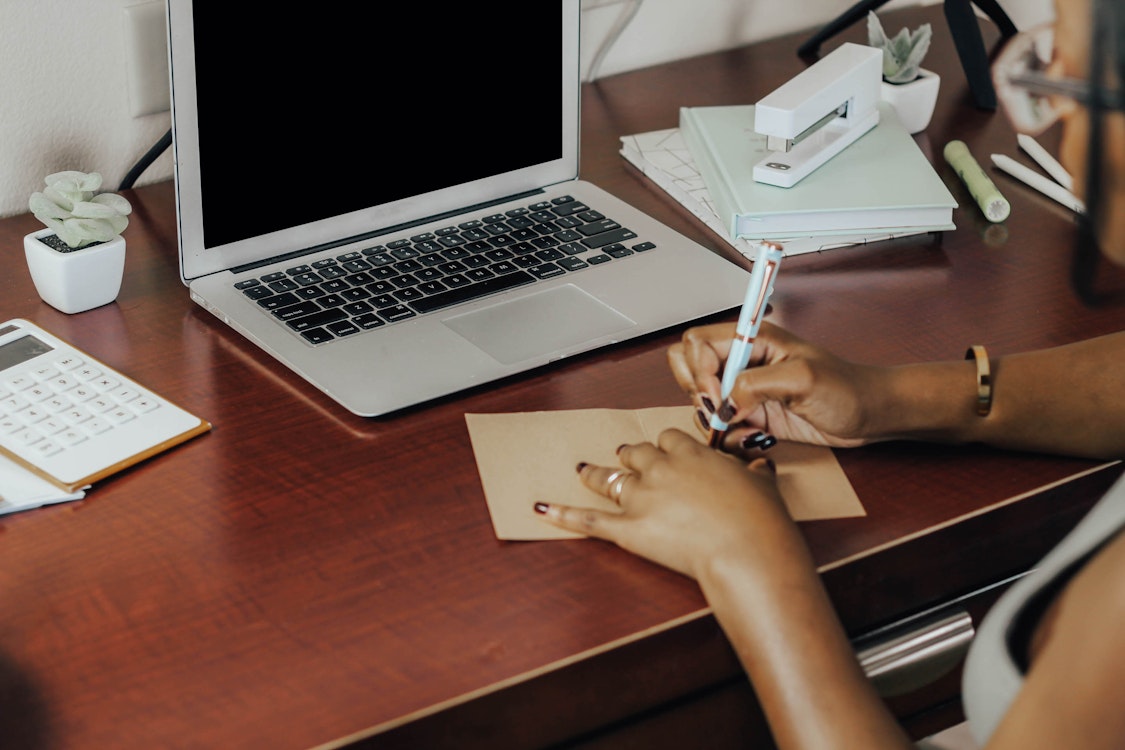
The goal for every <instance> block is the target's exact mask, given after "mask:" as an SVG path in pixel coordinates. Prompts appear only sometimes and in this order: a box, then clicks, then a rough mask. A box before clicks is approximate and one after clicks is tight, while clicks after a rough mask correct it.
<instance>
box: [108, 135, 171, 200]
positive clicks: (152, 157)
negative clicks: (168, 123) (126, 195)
mask: <svg viewBox="0 0 1125 750" xmlns="http://www.w3.org/2000/svg"><path fill="white" fill-rule="evenodd" d="M171 145H172V129H171V128H168V132H167V133H165V134H164V135H163V136H162V137H161V138H160V140H159V141H157V142H156V143H155V144H154V145H153V147H152V148H150V149H149V150H148V152H147V153H146V154H145V155H144V156H142V157H141V158H140V161H138V162H137V163H136V164H134V165H133V168H132V169H130V170H129V173H128V174H126V175H125V179H123V180H122V181H121V187H119V188H118V190H128V189H129V188H131V187H133V183H134V182H136V181H137V178H138V177H140V176H141V173H142V172H144V171H145V170H146V169H148V168H149V167H150V166H152V163H153V162H154V161H156V157H158V156H160V155H161V154H162V153H164V151H165V150H166V149H167V148H168V147H169V146H171Z"/></svg>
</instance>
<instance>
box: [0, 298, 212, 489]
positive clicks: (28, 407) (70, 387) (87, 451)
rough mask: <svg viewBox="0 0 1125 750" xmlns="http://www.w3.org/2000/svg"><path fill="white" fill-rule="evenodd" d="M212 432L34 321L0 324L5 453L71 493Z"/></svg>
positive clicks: (0, 437) (0, 423) (0, 436)
mask: <svg viewBox="0 0 1125 750" xmlns="http://www.w3.org/2000/svg"><path fill="white" fill-rule="evenodd" d="M210 429H211V424H210V423H209V422H206V421H204V420H202V419H200V418H199V417H196V416H193V415H192V414H189V413H188V412H186V411H184V410H183V409H181V408H180V407H178V406H176V405H175V404H173V403H171V402H169V401H168V400H166V399H163V398H161V397H160V396H158V395H156V394H155V393H153V392H152V391H150V390H148V389H147V388H145V387H143V386H141V385H139V384H137V383H136V382H135V381H133V380H130V379H129V378H127V377H125V376H124V375H122V374H121V373H120V372H117V371H116V370H114V369H113V368H112V367H109V366H108V365H106V364H104V363H102V362H99V361H98V360H96V359H94V358H93V357H91V356H90V355H88V354H86V353H85V352H82V351H79V350H78V349H76V348H75V347H73V346H71V345H70V344H68V343H66V342H65V341H62V340H61V339H59V338H57V337H55V336H52V335H51V334H50V333H47V332H46V331H44V330H43V329H42V328H40V327H38V326H36V325H35V324H34V323H29V322H28V321H26V320H19V319H15V320H9V321H7V322H4V323H0V453H3V454H5V455H7V456H8V457H10V458H12V459H13V460H15V461H16V462H17V463H19V464H21V465H23V466H24V467H26V468H28V469H30V470H31V471H33V472H35V473H36V474H38V475H39V476H41V477H43V478H45V479H47V480H49V481H51V482H52V483H53V484H56V485H58V486H59V487H61V488H63V489H65V490H67V491H68V492H74V491H75V490H77V489H79V488H81V487H85V486H86V485H89V484H91V483H93V482H95V481H97V480H99V479H102V478H104V477H107V476H109V475H110V474H113V473H115V472H118V471H120V470H122V469H124V468H126V467H128V466H132V465H133V464H135V463H137V462H139V461H142V460H144V459H146V458H148V457H150V456H153V455H155V454H157V453H160V452H162V451H165V450H167V449H169V448H171V447H173V446H175V445H178V444H180V443H182V442H184V441H185V440H188V439H189V438H192V437H194V436H196V435H199V434H201V433H204V432H207V431H208V430H210Z"/></svg>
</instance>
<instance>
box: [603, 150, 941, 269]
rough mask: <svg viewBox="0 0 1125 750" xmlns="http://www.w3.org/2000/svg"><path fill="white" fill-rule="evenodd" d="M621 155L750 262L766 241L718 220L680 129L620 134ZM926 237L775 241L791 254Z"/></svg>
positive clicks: (881, 234) (888, 234)
mask: <svg viewBox="0 0 1125 750" xmlns="http://www.w3.org/2000/svg"><path fill="white" fill-rule="evenodd" d="M620 153H621V155H622V156H623V157H624V158H625V159H626V160H627V161H628V162H629V163H630V164H632V165H633V166H635V167H636V168H637V169H639V170H640V171H641V172H642V173H644V175H645V176H646V177H647V178H648V179H650V180H652V182H653V184H655V185H656V186H657V187H659V188H660V189H662V190H663V191H664V192H666V193H667V194H668V195H670V196H671V197H672V198H673V199H675V201H676V202H677V203H679V204H680V205H682V206H683V207H684V208H686V209H687V210H688V211H690V212H691V213H692V214H693V215H694V216H695V217H696V218H698V219H699V220H700V221H702V222H703V223H704V224H706V225H707V227H708V228H709V229H710V230H711V231H712V232H714V233H715V234H716V235H717V236H718V237H720V238H721V239H722V240H724V241H725V242H727V243H728V244H729V245H730V246H731V247H733V248H734V249H735V250H737V251H738V252H739V253H741V254H742V255H744V256H746V257H747V258H753V257H754V256H755V255H756V253H755V250H754V245H755V242H756V241H757V240H760V239H766V238H764V237H762V238H749V239H748V238H742V237H732V236H731V235H730V233H729V232H727V230H726V227H724V225H723V223H722V222H721V221H720V220H719V214H718V212H717V210H716V208H715V204H714V201H713V200H712V199H711V194H710V192H709V191H708V190H707V185H706V183H705V182H704V180H703V176H702V175H701V174H700V173H699V169H698V167H697V166H696V163H695V160H694V159H693V158H692V155H691V151H690V150H689V149H688V147H687V144H686V143H685V142H684V139H683V136H682V134H681V133H680V129H679V128H666V129H663V130H653V131H649V132H646V133H636V134H634V135H626V136H622V137H621V151H620ZM922 233H923V232H922V231H919V230H904V231H890V230H886V231H869V232H863V233H860V234H840V235H828V236H825V235H818V236H808V235H801V234H799V233H798V234H794V235H791V236H787V237H784V238H780V239H779V238H773V241H776V242H778V243H779V244H781V245H782V246H783V247H784V250H785V255H787V256H791V255H800V254H803V253H815V252H820V251H822V250H830V249H833V248H838V247H850V246H854V245H864V244H867V243H871V242H879V241H882V240H889V239H893V238H895V237H907V236H910V235H915V234H922Z"/></svg>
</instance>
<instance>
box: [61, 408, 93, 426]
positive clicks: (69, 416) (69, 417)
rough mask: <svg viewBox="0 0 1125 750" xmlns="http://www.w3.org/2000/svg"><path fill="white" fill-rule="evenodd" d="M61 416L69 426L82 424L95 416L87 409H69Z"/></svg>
mask: <svg viewBox="0 0 1125 750" xmlns="http://www.w3.org/2000/svg"><path fill="white" fill-rule="evenodd" d="M61 416H62V418H63V419H65V420H66V421H67V423H69V424H81V423H82V422H85V421H86V420H87V419H90V418H91V417H93V416H94V415H93V414H91V413H90V412H89V411H87V410H86V409H68V410H67V411H64V412H63V413H62V415H61Z"/></svg>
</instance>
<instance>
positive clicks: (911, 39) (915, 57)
mask: <svg viewBox="0 0 1125 750" xmlns="http://www.w3.org/2000/svg"><path fill="white" fill-rule="evenodd" d="M931 36H933V29H932V28H931V27H930V24H928V23H924V24H922V25H921V26H919V27H918V28H917V29H915V30H914V31H913V33H912V32H910V31H909V30H908V29H902V30H900V31H899V32H898V33H897V34H895V35H894V37H888V36H887V35H886V33H885V32H884V31H883V24H882V23H881V22H880V21H879V17H878V16H876V15H875V13H874V11H868V12H867V43H868V44H869V45H871V46H872V47H878V48H879V49H881V50H883V80H884V81H886V82H887V83H909V82H910V81H913V80H914V79H915V78H917V77H918V75H919V73H918V71H919V69H920V68H921V66H922V58H924V57H925V56H926V53H927V52H929V50H930V37H931Z"/></svg>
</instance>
